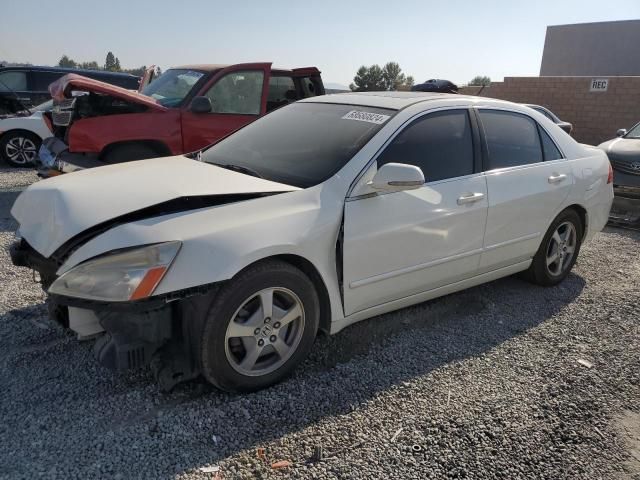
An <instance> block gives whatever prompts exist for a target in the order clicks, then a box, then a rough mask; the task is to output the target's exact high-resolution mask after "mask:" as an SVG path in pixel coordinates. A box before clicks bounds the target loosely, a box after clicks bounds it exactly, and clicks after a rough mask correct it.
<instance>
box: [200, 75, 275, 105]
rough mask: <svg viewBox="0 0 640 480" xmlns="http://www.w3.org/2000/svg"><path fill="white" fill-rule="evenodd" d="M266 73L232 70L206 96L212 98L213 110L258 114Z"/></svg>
mask: <svg viewBox="0 0 640 480" xmlns="http://www.w3.org/2000/svg"><path fill="white" fill-rule="evenodd" d="M263 82H264V73H263V72H262V71H261V70H260V71H247V72H232V73H229V74H227V75H225V76H224V77H222V78H221V79H220V80H218V81H217V82H216V83H215V85H213V86H212V87H211V88H210V89H209V91H208V92H207V93H205V96H206V97H207V98H209V100H211V112H213V113H235V114H238V115H258V114H260V105H261V104H262V85H263Z"/></svg>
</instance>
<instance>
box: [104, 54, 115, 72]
mask: <svg viewBox="0 0 640 480" xmlns="http://www.w3.org/2000/svg"><path fill="white" fill-rule="evenodd" d="M104 69H105V70H108V71H109V72H115V71H116V57H115V56H114V55H113V52H109V53H107V58H106V59H105V61H104Z"/></svg>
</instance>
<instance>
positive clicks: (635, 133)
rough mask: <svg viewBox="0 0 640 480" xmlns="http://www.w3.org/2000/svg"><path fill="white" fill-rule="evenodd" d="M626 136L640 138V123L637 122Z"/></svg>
mask: <svg viewBox="0 0 640 480" xmlns="http://www.w3.org/2000/svg"><path fill="white" fill-rule="evenodd" d="M624 138H637V139H640V123H638V124H636V126H635V127H633V128H632V129H631V130H629V131H628V132H627V134H626V135H625V136H624Z"/></svg>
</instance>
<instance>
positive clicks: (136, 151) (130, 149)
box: [102, 143, 160, 164]
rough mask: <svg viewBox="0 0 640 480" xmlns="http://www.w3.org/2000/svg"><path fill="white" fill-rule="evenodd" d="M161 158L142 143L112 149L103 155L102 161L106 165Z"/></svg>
mask: <svg viewBox="0 0 640 480" xmlns="http://www.w3.org/2000/svg"><path fill="white" fill-rule="evenodd" d="M159 156H160V154H158V152H157V151H155V150H154V149H153V148H151V147H150V146H148V145H144V144H142V143H129V144H126V145H117V146H115V147H113V148H110V149H109V150H107V152H106V153H105V154H104V155H103V157H102V161H103V162H104V163H106V164H112V163H124V162H133V161H135V160H145V159H147V158H155V157H159Z"/></svg>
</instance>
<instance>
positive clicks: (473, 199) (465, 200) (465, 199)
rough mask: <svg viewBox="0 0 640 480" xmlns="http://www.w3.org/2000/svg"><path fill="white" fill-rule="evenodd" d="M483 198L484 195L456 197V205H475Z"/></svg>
mask: <svg viewBox="0 0 640 480" xmlns="http://www.w3.org/2000/svg"><path fill="white" fill-rule="evenodd" d="M483 198H484V193H469V194H465V195H462V196H461V197H458V205H464V204H465V203H475V202H477V201H479V200H482V199H483Z"/></svg>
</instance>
